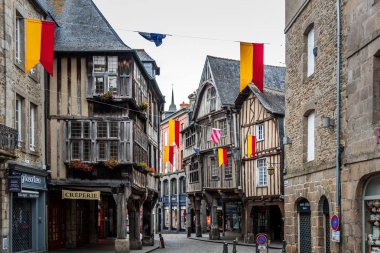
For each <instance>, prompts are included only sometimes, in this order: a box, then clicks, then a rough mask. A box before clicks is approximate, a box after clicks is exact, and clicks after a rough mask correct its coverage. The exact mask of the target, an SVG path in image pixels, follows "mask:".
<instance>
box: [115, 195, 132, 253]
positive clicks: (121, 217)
mask: <svg viewBox="0 0 380 253" xmlns="http://www.w3.org/2000/svg"><path fill="white" fill-rule="evenodd" d="M128 191H129V189H127V188H124V189H119V191H118V193H117V196H116V208H117V238H116V240H115V253H129V240H128V239H127V233H126V224H125V220H126V214H125V213H126V208H125V207H126V200H127V199H128V197H129V194H128Z"/></svg>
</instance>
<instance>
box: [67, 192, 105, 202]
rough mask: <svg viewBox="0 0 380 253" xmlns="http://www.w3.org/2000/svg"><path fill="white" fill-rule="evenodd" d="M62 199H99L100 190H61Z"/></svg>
mask: <svg viewBox="0 0 380 253" xmlns="http://www.w3.org/2000/svg"><path fill="white" fill-rule="evenodd" d="M62 199H85V200H100V191H93V192H85V191H68V190H62Z"/></svg>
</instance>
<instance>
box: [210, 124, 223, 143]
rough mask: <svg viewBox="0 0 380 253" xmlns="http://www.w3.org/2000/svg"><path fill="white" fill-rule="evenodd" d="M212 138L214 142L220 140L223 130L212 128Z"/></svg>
mask: <svg viewBox="0 0 380 253" xmlns="http://www.w3.org/2000/svg"><path fill="white" fill-rule="evenodd" d="M210 135H211V140H212V143H214V145H215V144H217V143H218V142H219V141H220V137H221V136H222V130H220V129H218V128H213V129H211V134H210Z"/></svg>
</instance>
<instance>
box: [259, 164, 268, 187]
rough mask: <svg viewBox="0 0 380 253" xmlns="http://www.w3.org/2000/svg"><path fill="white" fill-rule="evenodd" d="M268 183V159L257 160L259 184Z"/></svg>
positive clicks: (264, 184)
mask: <svg viewBox="0 0 380 253" xmlns="http://www.w3.org/2000/svg"><path fill="white" fill-rule="evenodd" d="M267 183H268V174H267V165H266V159H265V158H263V159H258V160H257V186H266V185H267Z"/></svg>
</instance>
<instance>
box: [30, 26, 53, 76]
mask: <svg viewBox="0 0 380 253" xmlns="http://www.w3.org/2000/svg"><path fill="white" fill-rule="evenodd" d="M54 30H55V24H54V22H50V21H41V20H36V19H26V20H25V70H24V71H25V73H28V72H29V71H30V70H31V69H32V68H33V67H34V66H36V65H37V64H38V63H39V62H41V64H42V66H44V68H45V69H46V71H47V72H48V73H49V74H50V75H53V62H54Z"/></svg>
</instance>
